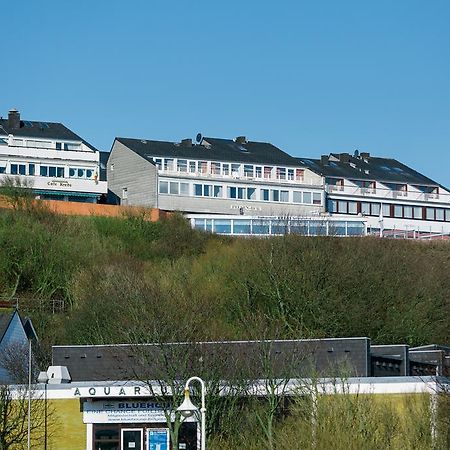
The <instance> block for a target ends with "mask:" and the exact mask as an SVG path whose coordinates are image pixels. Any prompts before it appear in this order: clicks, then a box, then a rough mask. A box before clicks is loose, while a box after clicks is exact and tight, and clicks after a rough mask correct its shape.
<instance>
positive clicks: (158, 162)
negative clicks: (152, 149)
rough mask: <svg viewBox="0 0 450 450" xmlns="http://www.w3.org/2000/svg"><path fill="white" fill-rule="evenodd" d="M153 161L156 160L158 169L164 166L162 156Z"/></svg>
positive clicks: (154, 159)
mask: <svg viewBox="0 0 450 450" xmlns="http://www.w3.org/2000/svg"><path fill="white" fill-rule="evenodd" d="M153 161H154V162H155V166H156V167H157V169H158V170H161V169H162V167H163V163H162V158H153Z"/></svg>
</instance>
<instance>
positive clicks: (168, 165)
mask: <svg viewBox="0 0 450 450" xmlns="http://www.w3.org/2000/svg"><path fill="white" fill-rule="evenodd" d="M164 170H165V171H172V170H173V159H172V158H165V159H164Z"/></svg>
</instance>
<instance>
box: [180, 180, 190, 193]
mask: <svg viewBox="0 0 450 450" xmlns="http://www.w3.org/2000/svg"><path fill="white" fill-rule="evenodd" d="M180 195H189V183H180Z"/></svg>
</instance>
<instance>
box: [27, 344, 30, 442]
mask: <svg viewBox="0 0 450 450" xmlns="http://www.w3.org/2000/svg"><path fill="white" fill-rule="evenodd" d="M27 449H28V450H30V449H31V339H28V445H27Z"/></svg>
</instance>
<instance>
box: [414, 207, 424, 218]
mask: <svg viewBox="0 0 450 450" xmlns="http://www.w3.org/2000/svg"><path fill="white" fill-rule="evenodd" d="M422 218H423V210H422V208H421V207H420V206H414V219H422Z"/></svg>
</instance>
